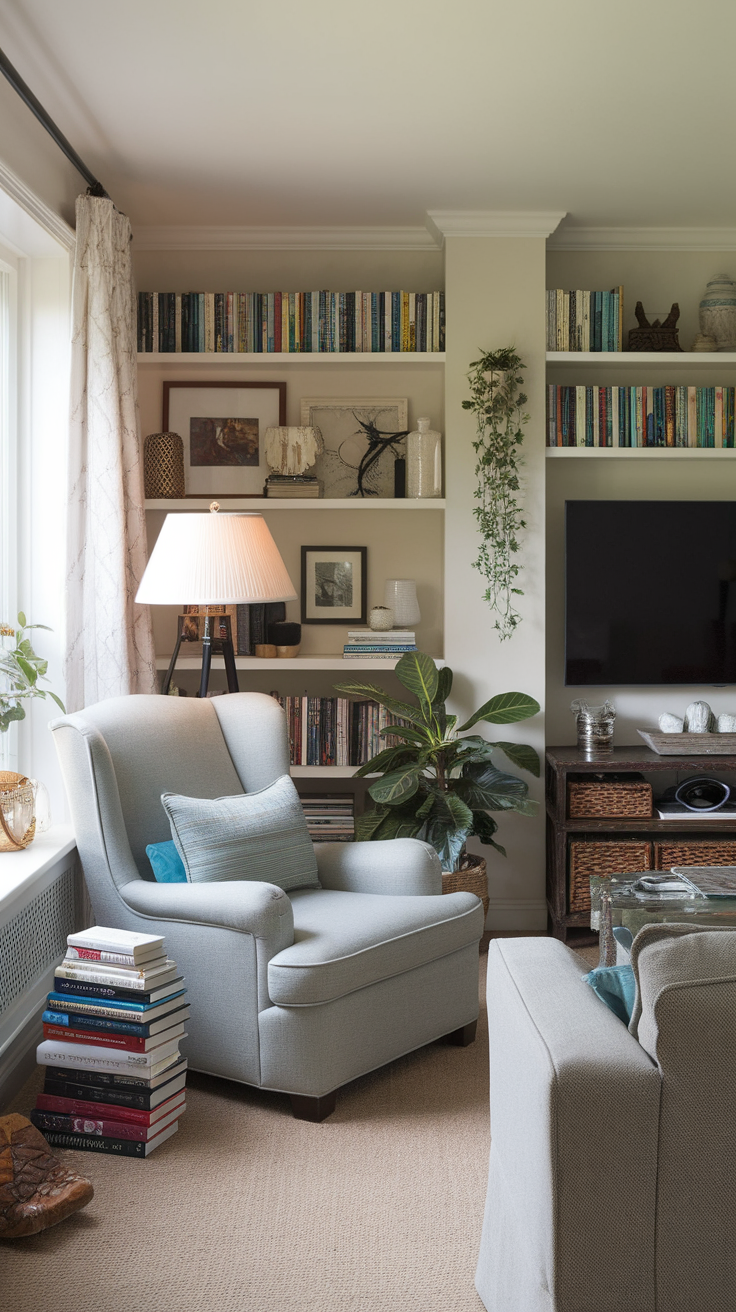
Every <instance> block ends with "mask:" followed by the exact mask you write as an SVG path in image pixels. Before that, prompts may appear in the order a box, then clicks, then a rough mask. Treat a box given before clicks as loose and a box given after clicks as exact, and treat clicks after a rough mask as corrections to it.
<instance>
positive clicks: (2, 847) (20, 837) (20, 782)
mask: <svg viewBox="0 0 736 1312" xmlns="http://www.w3.org/2000/svg"><path fill="white" fill-rule="evenodd" d="M34 802H35V793H34V788H33V784H32V783H31V781H30V779H26V777H25V775H24V774H16V773H15V771H14V770H0V852H20V851H21V850H22V849H23V848H24V847H28V844H29V843H30V842H31V841H32V840H33V836H34V834H35V832H36V818H35V816H34V814H33V812H34Z"/></svg>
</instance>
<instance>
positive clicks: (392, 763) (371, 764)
mask: <svg viewBox="0 0 736 1312" xmlns="http://www.w3.org/2000/svg"><path fill="white" fill-rule="evenodd" d="M415 760H416V748H414V747H403V746H398V745H397V746H396V747H386V748H384V750H383V751H382V752H379V753H378V755H377V756H374V757H373V758H372V760H370V761H366V763H365V765H361V766H360V767H359V768H358V769H357V770H356V771H355V776H354V777H355V778H361V777H364V776H365V775H367V774H382V773H383V771H384V770H389V769H391V768H392V767H393V768H395V767H396V766H398V765H405V764H408V762H409V761H415Z"/></svg>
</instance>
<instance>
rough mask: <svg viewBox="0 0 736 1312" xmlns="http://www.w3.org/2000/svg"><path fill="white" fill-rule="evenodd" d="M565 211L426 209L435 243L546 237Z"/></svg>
mask: <svg viewBox="0 0 736 1312" xmlns="http://www.w3.org/2000/svg"><path fill="white" fill-rule="evenodd" d="M564 218H565V211H564V210H429V211H428V212H427V215H426V223H427V228H428V229H429V231H430V232H431V234H432V236H433V237H434V239H435V241H436V242H437V245H438V246H441V245H442V244H443V242H444V240H445V238H446V237H549V235H550V233H552V232H554V230H555V228H556V227H557V225H558V223H561V222H562V220H563V219H564Z"/></svg>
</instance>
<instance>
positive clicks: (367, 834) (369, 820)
mask: <svg viewBox="0 0 736 1312" xmlns="http://www.w3.org/2000/svg"><path fill="white" fill-rule="evenodd" d="M389 813H390V808H389V807H387V806H376V807H374V808H373V810H372V811H364V812H363V814H362V815H358V816H356V817H355V841H356V843H367V842H369V841H370V839H372V838H373V835H374V833H375V832H376V830H377V829H378V826H379V825H380V823H381V821H382V820H383V818H384V816H386V815H389Z"/></svg>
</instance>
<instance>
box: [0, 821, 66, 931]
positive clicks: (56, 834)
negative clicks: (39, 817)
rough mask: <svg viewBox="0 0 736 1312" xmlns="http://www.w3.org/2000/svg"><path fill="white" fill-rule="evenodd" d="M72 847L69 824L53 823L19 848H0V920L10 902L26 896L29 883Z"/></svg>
mask: <svg viewBox="0 0 736 1312" xmlns="http://www.w3.org/2000/svg"><path fill="white" fill-rule="evenodd" d="M75 847H76V840H75V838H74V830H73V829H72V826H71V825H52V826H51V828H50V829H49V830H47V832H46V833H45V834H39V835H38V837H37V838H34V840H33V842H32V843H29V845H28V847H26V848H24V849H23V851H22V852H0V920H4V919H5V917H6V915H7V912H8V911H9V909H10V905H11V904H12V903H14V902H16V901H17V900H18V899H19V898H23V897H27V896H28V893H29V891H30V889H31V887H32V886H33V885H34V884H35V883H36V882H37V881H39V880H41V879H42V877H43V876H44V875H45V874H47V873H48V871H49V870H51V869H52V868H53V867H54V866H55V865H56V864H57V863H58V861H59V860H60V859H61V858H62V857H65V856H68V854H69V853H70V852H73V851H74V849H75Z"/></svg>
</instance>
